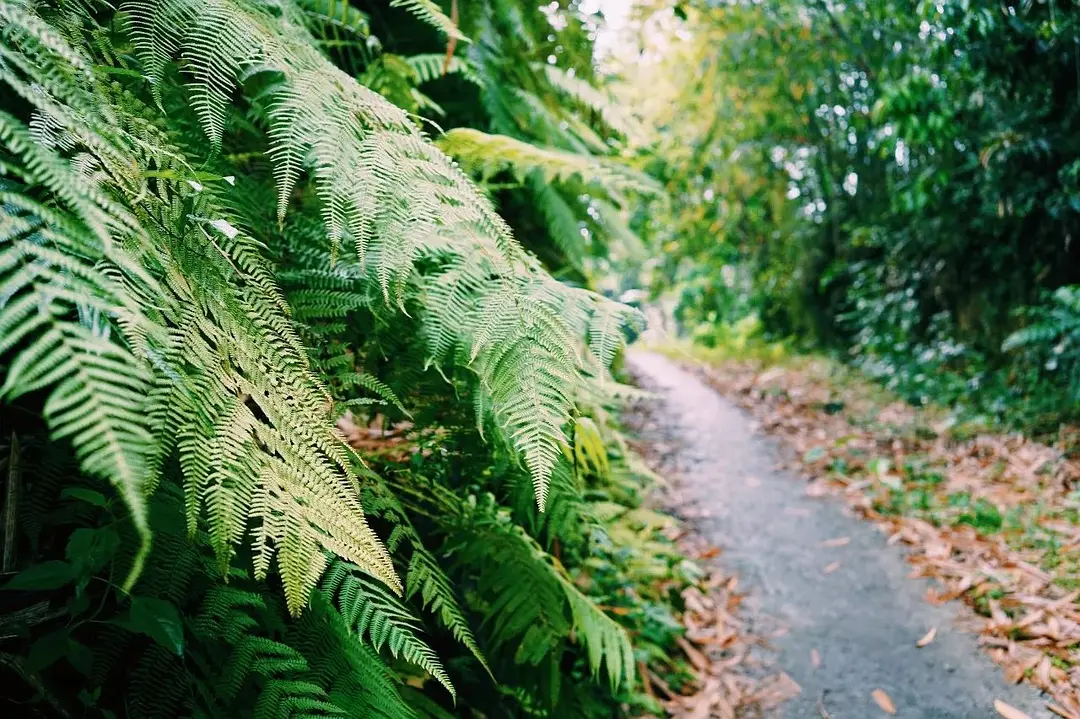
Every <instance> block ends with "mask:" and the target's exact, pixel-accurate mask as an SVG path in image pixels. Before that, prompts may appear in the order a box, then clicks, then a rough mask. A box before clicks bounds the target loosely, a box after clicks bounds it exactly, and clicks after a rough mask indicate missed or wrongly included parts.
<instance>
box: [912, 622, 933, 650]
mask: <svg viewBox="0 0 1080 719" xmlns="http://www.w3.org/2000/svg"><path fill="white" fill-rule="evenodd" d="M936 636H937V627H930V631H928V632H927V633H926V634H924V635H923V638H922V639H920V640H919V641H917V642H915V646H917V647H919V648H920V649H922V648H923V647H925V646H927V645H929V644H930V642H932V641H934V637H936Z"/></svg>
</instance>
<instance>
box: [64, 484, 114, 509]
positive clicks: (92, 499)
mask: <svg viewBox="0 0 1080 719" xmlns="http://www.w3.org/2000/svg"><path fill="white" fill-rule="evenodd" d="M60 499H77V500H79V501H80V502H86V503H87V504H92V505H94V506H95V507H104V506H105V505H106V504H108V503H109V500H107V499H106V498H105V495H104V494H102V493H101V492H95V491H94V490H92V489H84V488H83V487H65V488H64V491H63V492H61V493H60Z"/></svg>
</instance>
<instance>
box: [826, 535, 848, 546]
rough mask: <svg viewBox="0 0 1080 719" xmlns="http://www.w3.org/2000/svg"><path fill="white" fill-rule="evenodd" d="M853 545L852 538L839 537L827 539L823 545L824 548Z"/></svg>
mask: <svg viewBox="0 0 1080 719" xmlns="http://www.w3.org/2000/svg"><path fill="white" fill-rule="evenodd" d="M850 543H851V537H837V538H836V539H826V540H825V541H824V542H822V543H821V546H823V547H843V546H844V545H846V544H850Z"/></svg>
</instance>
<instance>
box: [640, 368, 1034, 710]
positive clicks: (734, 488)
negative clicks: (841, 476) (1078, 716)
mask: <svg viewBox="0 0 1080 719" xmlns="http://www.w3.org/2000/svg"><path fill="white" fill-rule="evenodd" d="M628 365H629V368H630V370H631V372H632V374H633V375H634V377H635V378H636V380H637V381H638V382H639V384H640V385H641V386H642V387H643V388H645V389H647V390H650V391H653V392H655V393H657V394H658V395H659V399H658V400H657V403H658V404H657V406H656V407H655V408H654V410H653V412H652V413H651V417H652V421H651V422H650V423H649V424H648V425H647V426H646V427H644V428H643V429H642V430H641V432H642V436H641V440H643V441H644V442H646V443H655V444H656V445H658V446H659V447H662V448H663V450H662V451H664V452H667V453H668V456H667V457H665V465H666V466H667V467H669V468H671V469H674V471H675V475H676V477H675V479H676V480H677V481H679V482H680V483H681V489H680V491H681V494H682V495H683V498H684V499H685V500H686V504H685V506H686V507H687V508H688V509H687V510H686V511H684V512H683V514H684V516H685V517H686V518H687V520H688V521H691V522H693V523H694V524H695V526H696V528H697V530H698V531H699V532H701V534H703V535H704V536H705V537H706V538H707V539H708V540H710V541H711V542H712V543H714V544H716V545H717V546H719V547H721V548H722V549H723V550H724V558H725V560H726V563H727V564H728V565H729V566H730V568H731V569H733V570H735V571H737V572H738V573H739V574H740V588H741V589H742V591H745V592H747V594H748V597H747V600H746V601H747V606H748V608H749V613H750V615H751V616H752V617H761V618H762V620H761V621H762V622H767V625H768V627H769V628H770V633H771V634H773V635H774V636H773V638H771V639H770V642H771V644H772V645H773V646H774V647H775V648H776V649H777V651H778V653H779V654H778V659H777V663H778V665H779V668H781V669H783V670H784V671H786V672H787V673H788V674H789V675H790V676H791V677H792V678H793V679H794V680H795V681H796V682H798V684H799V685H800V687H801V688H802V691H801V693H800V694H799V696H798V697H797V698H795V699H793V700H791V701H789V702H787V703H786V704H785V705H784V706H783V707H782V708H781V709H780V714H779V716H782V717H791V718H793V719H818V718H821V717H824V718H825V719H872V718H873V717H886V716H889V715H888V714H887V713H886V712H885V711H884V710H883V709H882V708H881V707H880V705H879V703H877V702H875V699H874V698H873V693H874V692H875V691H878V690H880V691H882V692H884V693H885V694H886V695H887V697H888V698H889V699H890V700H891V702H892V703H893V704H894V705H895V709H896V716H898V717H910V718H912V719H914V718H920V719H946V718H948V719H989V718H993V717H997V716H999V715H998V713H997V712H996V711H995V710H994V700H995V699H999V700H1001V701H1004V702H1007V703H1008V704H1009V705H1011V706H1013V707H1015V708H1017V709H1020V710H1022V711H1024V712H1026V713H1027V714H1028V715H1029V716H1031V717H1032V719H1044V718H1045V717H1052V714H1051V713H1050V712H1049V711H1048V710H1047V709H1045V705H1044V702H1043V700H1041V699H1040V697H1039V696H1038V693H1037V692H1036V691H1034V690H1033V689H1032V688H1030V687H1028V686H1025V685H1008V684H1006V682H1005V680H1004V678H1003V677H1002V673H1001V671H1000V670H999V669H998V668H997V667H996V666H995V665H994V664H993V662H991V661H990V659H989V658H988V657H986V656H985V655H984V654H983V653H982V651H981V650H980V649H979V647H978V646H977V643H976V637H975V636H973V635H971V634H967V633H965V632H963V631H961V630H959V629H957V628H955V622H956V618H957V615H958V613H959V612H961V611H964V608H963V607H962V605H960V604H959V603H948V604H945V605H941V606H934V605H932V604H929V603H927V602H925V601H923V598H922V597H923V594H924V593H925V591H926V589H927V586H928V585H927V583H926V582H925V581H924V580H919V579H912V578H909V576H908V574H909V567H908V565H906V564H905V562H904V558H903V552H902V550H900V549H898V548H896V547H890V546H887V545H886V543H885V538H884V537H883V536H882V534H881V533H880V532H879V531H878V530H877V529H876V528H875V527H874V526H873V525H871V524H869V523H866V522H863V521H861V520H859V519H857V518H855V517H853V516H849V515H847V514H845V512H844V509H843V506H842V505H841V504H840V503H839V502H837V501H834V500H830V499H829V498H827V497H826V498H812V497H808V496H807V495H806V494H805V492H804V487H805V483H804V482H802V481H801V480H799V479H798V478H797V477H795V476H793V475H791V474H789V473H787V472H782V471H777V470H776V469H775V466H776V464H777V461H778V457H779V455H778V448H777V447H776V446H775V445H774V444H773V442H771V441H770V440H769V439H768V438H766V437H764V436H762V435H760V434H755V433H754V431H753V425H752V422H751V420H750V419H749V418H748V417H747V416H746V415H745V414H743V413H742V412H741V411H740V410H739V409H737V408H736V407H735V406H733V405H731V404H729V403H728V402H727V401H726V400H724V399H723V398H722V397H720V396H719V395H718V394H717V393H716V392H715V391H714V390H712V389H711V388H710V387H708V386H707V385H705V384H704V383H703V382H702V381H701V380H699V379H698V378H697V377H695V376H693V375H692V374H690V373H689V372H687V371H685V370H683V369H682V368H680V367H679V366H678V365H677V364H676V363H674V362H672V361H671V360H669V359H667V358H665V357H663V356H661V355H658V354H653V353H649V352H643V351H638V352H632V353H631V354H630V356H629V358H628ZM931 627H936V628H937V632H936V636H935V638H934V639H933V641H932V642H931V643H929V644H928V645H926V646H925V647H923V648H919V647H917V646H916V642H917V641H918V640H919V639H920V638H921V637H923V636H924V635H926V634H927V632H928V631H929V630H930V628H931ZM773 629H774V630H775V631H772V630H773ZM879 697H880V694H879Z"/></svg>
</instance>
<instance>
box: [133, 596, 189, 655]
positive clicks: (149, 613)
mask: <svg viewBox="0 0 1080 719" xmlns="http://www.w3.org/2000/svg"><path fill="white" fill-rule="evenodd" d="M123 625H124V626H125V627H127V628H128V629H130V630H131V631H133V632H139V633H140V634H145V635H146V636H148V637H150V638H151V639H153V640H154V641H155V642H157V643H158V644H160V645H161V646H163V647H165V648H166V649H168V650H169V651H171V652H174V653H175V654H176V655H177V656H183V654H184V624H183V621H182V620H181V619H180V612H179V610H177V608H176V606H175V605H174V604H173V603H172V602H167V601H165V600H164V599H155V598H154V597H138V596H135V597H132V598H131V615H130V617H129V618H128V620H127V621H126V622H123Z"/></svg>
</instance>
